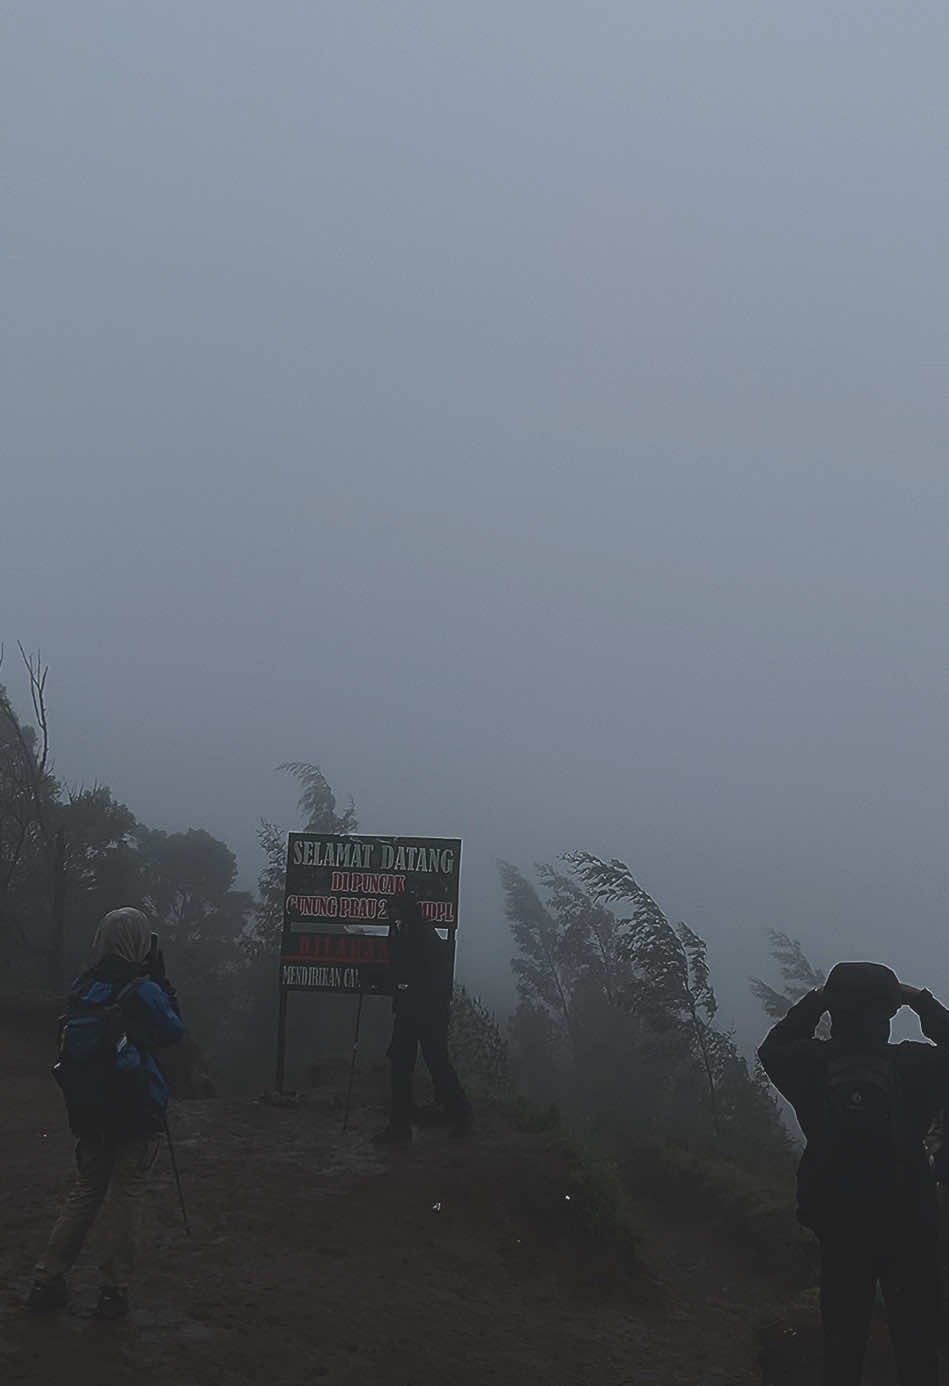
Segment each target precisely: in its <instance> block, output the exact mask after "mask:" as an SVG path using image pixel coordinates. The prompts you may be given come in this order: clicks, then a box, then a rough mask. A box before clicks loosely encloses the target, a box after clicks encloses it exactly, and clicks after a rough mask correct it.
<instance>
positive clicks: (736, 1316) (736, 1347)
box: [0, 1027, 760, 1386]
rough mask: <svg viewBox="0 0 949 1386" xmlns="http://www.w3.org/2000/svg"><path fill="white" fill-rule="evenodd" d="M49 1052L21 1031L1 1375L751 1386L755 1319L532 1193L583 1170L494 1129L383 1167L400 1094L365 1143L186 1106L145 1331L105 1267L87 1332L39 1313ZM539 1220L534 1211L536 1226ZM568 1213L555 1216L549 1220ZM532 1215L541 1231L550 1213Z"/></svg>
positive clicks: (9, 1166)
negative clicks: (105, 1318)
mask: <svg viewBox="0 0 949 1386" xmlns="http://www.w3.org/2000/svg"><path fill="white" fill-rule="evenodd" d="M36 1054H37V1050H36V1041H35V1039H34V1038H33V1037H31V1036H27V1035H23V1034H18V1035H11V1034H10V1033H9V1031H7V1032H6V1034H5V1035H4V1031H3V1029H2V1027H0V1103H2V1108H3V1112H4V1122H3V1130H2V1133H0V1170H2V1175H3V1178H2V1184H0V1217H2V1225H3V1228H4V1232H5V1236H4V1238H3V1244H2V1249H0V1270H2V1274H3V1279H4V1283H5V1286H6V1295H5V1297H4V1299H3V1301H2V1302H0V1372H2V1376H3V1379H4V1380H5V1381H8V1382H11V1383H26V1382H29V1383H44V1386H45V1383H54V1382H59V1381H66V1380H68V1381H70V1382H74V1383H76V1386H119V1383H120V1382H121V1383H122V1386H127V1383H128V1382H129V1380H130V1379H131V1380H136V1381H139V1382H142V1383H143V1386H239V1383H241V1384H242V1383H246V1382H255V1383H260V1384H261V1386H264V1384H266V1386H298V1383H299V1386H302V1384H303V1383H304V1382H305V1383H307V1386H310V1384H311V1383H314V1382H318V1383H320V1386H365V1383H381V1386H444V1383H445V1382H446V1381H448V1382H451V1383H453V1386H475V1383H477V1386H484V1383H485V1382H486V1381H487V1382H493V1383H508V1382H516V1383H518V1386H534V1383H536V1386H587V1383H596V1386H746V1383H747V1384H748V1386H750V1383H752V1382H757V1381H758V1380H759V1379H760V1376H759V1373H758V1371H757V1369H756V1367H755V1364H754V1352H755V1349H754V1343H753V1337H752V1333H751V1329H750V1327H749V1325H748V1323H747V1320H746V1316H745V1314H744V1313H743V1311H742V1308H741V1305H740V1304H738V1303H736V1302H734V1301H732V1300H730V1299H727V1298H725V1297H722V1298H720V1299H718V1300H715V1301H708V1300H707V1299H706V1297H705V1292H704V1290H703V1291H702V1292H701V1293H700V1294H699V1295H697V1296H691V1292H690V1294H689V1295H686V1296H683V1294H681V1293H680V1292H679V1291H678V1290H677V1288H676V1287H675V1285H674V1284H672V1283H671V1282H670V1281H669V1279H668V1277H667V1276H665V1275H664V1274H661V1273H660V1274H654V1273H651V1272H650V1271H649V1269H648V1267H647V1268H646V1269H644V1270H640V1271H633V1272H630V1271H629V1270H628V1268H624V1267H620V1266H618V1265H615V1264H613V1263H612V1262H611V1259H610V1256H609V1255H608V1254H604V1255H600V1254H597V1253H596V1252H595V1251H594V1252H593V1253H592V1254H591V1252H590V1249H589V1248H578V1247H577V1246H576V1245H575V1244H574V1243H573V1242H572V1241H571V1237H570V1233H569V1226H568V1225H564V1226H560V1225H558V1219H557V1217H556V1216H555V1215H554V1214H551V1216H549V1217H545V1218H538V1217H537V1215H536V1209H537V1206H538V1205H537V1202H536V1200H531V1199H528V1200H526V1203H525V1199H524V1196H523V1195H524V1190H525V1189H526V1188H531V1187H533V1186H541V1185H543V1186H544V1187H545V1188H547V1190H548V1191H549V1190H554V1193H553V1197H554V1198H555V1199H556V1197H557V1195H556V1188H557V1181H558V1180H559V1179H560V1178H561V1175H562V1170H561V1168H560V1167H559V1166H558V1164H557V1161H558V1160H562V1156H561V1155H558V1154H557V1153H556V1152H555V1151H552V1150H551V1148H550V1146H549V1144H548V1143H546V1142H545V1141H544V1139H543V1138H542V1137H534V1136H527V1135H523V1134H519V1133H517V1132H514V1131H512V1130H511V1129H510V1127H509V1125H507V1123H505V1122H504V1120H503V1119H502V1118H501V1117H499V1116H497V1115H496V1114H491V1113H485V1114H483V1115H482V1119H481V1120H480V1122H479V1125H478V1129H477V1132H476V1134H475V1135H474V1136H473V1137H472V1138H471V1139H470V1140H468V1141H465V1142H458V1141H452V1140H450V1139H449V1138H448V1137H447V1135H446V1134H445V1133H444V1132H442V1131H431V1132H423V1133H421V1135H420V1137H419V1139H417V1141H416V1143H415V1144H414V1145H413V1146H412V1147H411V1148H410V1149H407V1150H401V1151H398V1152H397V1153H394V1154H391V1155H387V1156H385V1157H380V1155H379V1154H378V1153H377V1151H376V1149H375V1147H373V1146H372V1144H371V1143H370V1140H369V1137H370V1135H371V1133H372V1132H373V1131H374V1130H375V1129H377V1128H378V1125H379V1123H380V1118H381V1115H382V1114H381V1112H380V1110H379V1101H380V1099H381V1096H382V1093H381V1086H380V1077H379V1076H378V1075H370V1076H369V1077H366V1078H364V1079H363V1080H362V1081H361V1082H360V1084H359V1086H358V1088H357V1094H356V1105H355V1107H354V1112H353V1118H352V1121H351V1125H350V1129H349V1131H348V1132H347V1133H346V1134H343V1133H342V1131H341V1114H340V1100H341V1099H340V1095H339V1092H338V1091H337V1090H333V1088H332V1087H328V1088H326V1089H321V1090H319V1091H318V1092H317V1094H316V1095H315V1096H314V1097H313V1098H312V1099H311V1100H310V1101H309V1102H308V1104H307V1105H305V1106H301V1107H299V1108H283V1107H276V1106H271V1105H266V1104H263V1103H255V1102H252V1101H239V1102H237V1101H228V1100H221V1099H217V1100H202V1101H193V1102H183V1103H177V1104H174V1108H173V1112H172V1121H173V1131H174V1134H175V1139H176V1145H177V1149H178V1157H179V1164H180V1169H181V1175H182V1180H183V1182H184V1186H185V1190H186V1195H187V1199H188V1204H189V1212H190V1214H191V1221H192V1236H191V1237H190V1238H189V1237H186V1236H185V1235H184V1231H183V1229H182V1226H181V1223H180V1218H179V1214H178V1209H177V1205H176V1199H175V1190H174V1185H173V1182H172V1177H171V1169H170V1165H169V1162H168V1157H167V1154H165V1153H163V1154H162V1156H161V1157H160V1160H159V1162H158V1164H157V1165H156V1168H155V1171H154V1173H153V1177H152V1180H151V1185H150V1189H149V1195H148V1208H147V1214H146V1223H145V1231H144V1237H143V1244H142V1252H141V1256H140V1264H139V1268H138V1271H137V1274H136V1280H135V1283H134V1285H133V1313H132V1316H131V1319H130V1321H129V1322H128V1323H125V1324H119V1325H116V1324H102V1323H99V1322H97V1321H96V1320H93V1319H90V1318H89V1317H88V1311H89V1309H90V1307H91V1305H92V1304H93V1303H94V1301H95V1294H96V1286H97V1276H96V1272H95V1260H94V1254H93V1253H92V1252H90V1253H89V1254H87V1255H86V1256H84V1258H83V1260H82V1261H81V1262H80V1265H79V1266H78V1267H77V1268H76V1270H75V1272H74V1273H73V1276H72V1278H71V1295H72V1299H71V1304H70V1307H69V1309H68V1310H67V1311H66V1312H63V1313H58V1314H53V1315H51V1316H44V1317H42V1318H34V1317H31V1316H29V1315H27V1314H25V1313H24V1311H23V1310H22V1307H21V1301H22V1295H23V1293H24V1291H25V1290H26V1289H27V1288H28V1285H29V1280H30V1270H31V1266H32V1263H33V1260H34V1259H35V1257H36V1256H37V1254H38V1253H39V1251H40V1250H41V1247H42V1244H43V1242H44V1239H45V1236H46V1234H47V1232H48V1230H49V1227H50V1224H51V1220H52V1218H53V1216H54V1214H55V1211H56V1206H57V1202H58V1200H59V1198H60V1196H61V1194H62V1192H63V1190H64V1189H65V1188H66V1186H67V1184H68V1181H69V1178H70V1175H71V1168H72V1165H71V1161H72V1145H71V1141H70V1138H69V1135H68V1132H67V1131H66V1130H65V1125H64V1120H63V1113H62V1109H61V1101H60V1098H59V1094H58V1091H57V1090H56V1088H55V1086H54V1085H53V1084H52V1082H51V1080H50V1079H49V1077H48V1075H47V1074H45V1073H44V1067H45V1066H44V1065H43V1064H38V1063H37V1061H36ZM528 1205H529V1206H528ZM551 1206H552V1207H553V1205H551ZM530 1207H533V1210H534V1211H533V1213H532V1212H531V1211H530Z"/></svg>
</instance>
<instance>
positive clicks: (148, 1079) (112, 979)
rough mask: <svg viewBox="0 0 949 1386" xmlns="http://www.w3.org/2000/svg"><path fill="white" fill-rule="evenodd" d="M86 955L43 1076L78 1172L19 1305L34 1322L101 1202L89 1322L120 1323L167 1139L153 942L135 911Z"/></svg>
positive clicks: (174, 1031)
mask: <svg viewBox="0 0 949 1386" xmlns="http://www.w3.org/2000/svg"><path fill="white" fill-rule="evenodd" d="M93 949H94V952H95V956H96V963H95V965H94V966H93V967H91V968H90V969H89V970H88V971H86V972H84V973H83V974H82V975H81V976H80V977H79V978H77V980H76V981H75V982H74V984H73V987H72V991H71V992H70V995H69V1000H68V1003H67V1010H66V1014H65V1015H64V1016H63V1018H62V1020H61V1022H60V1034H59V1060H58V1062H57V1064H56V1066H55V1068H54V1070H53V1072H54V1075H55V1076H56V1079H57V1081H58V1082H59V1084H60V1087H61V1088H62V1091H63V1097H64V1098H65V1101H66V1111H67V1115H68V1118H69V1125H70V1128H71V1130H72V1132H73V1134H74V1135H75V1136H76V1137H77V1141H78V1143H77V1145H76V1164H77V1168H78V1173H77V1175H76V1178H75V1182H74V1183H73V1186H72V1188H71V1190H70V1192H69V1194H68V1195H67V1198H66V1201H65V1204H64V1205H63V1209H62V1212H61V1213H60V1216H59V1220H58V1221H57V1223H56V1225H55V1227H54V1228H53V1231H52V1234H51V1235H50V1239H49V1242H48V1244H47V1247H46V1251H45V1252H44V1254H43V1256H42V1258H41V1260H40V1262H39V1264H38V1265H37V1267H36V1271H35V1279H34V1282H33V1287H32V1289H31V1291H30V1294H29V1298H28V1300H27V1306H28V1308H30V1309H32V1310H34V1311H37V1312H39V1311H43V1310H47V1309H60V1308H63V1307H64V1306H65V1304H66V1300H67V1288H66V1279H65V1277H66V1272H67V1271H68V1270H69V1269H70V1267H71V1266H72V1265H73V1263H74V1262H75V1260H76V1258H77V1257H78V1255H79V1252H80V1251H81V1249H82V1246H83V1243H84V1242H85V1239H86V1236H87V1235H88V1233H89V1231H90V1229H91V1227H92V1224H93V1222H94V1221H95V1219H96V1215H97V1214H98V1213H99V1210H100V1208H102V1206H103V1204H105V1208H104V1209H103V1216H102V1220H101V1225H100V1266H101V1271H102V1286H101V1290H100V1292H99V1301H98V1304H97V1306H96V1309H95V1314H96V1316H97V1317H98V1318H103V1319H120V1318H124V1317H125V1316H126V1315H127V1314H128V1307H129V1305H128V1283H129V1277H130V1274H131V1270H132V1263H133V1260H134V1255H135V1246H136V1242H137V1238H138V1229H139V1225H140V1222H141V1214H142V1207H143V1195H144V1191H145V1178H146V1175H147V1174H148V1171H149V1169H150V1168H151V1166H152V1164H153V1163H154V1161H155V1158H156V1156H157V1154H158V1147H159V1140H160V1135H161V1133H162V1132H163V1131H165V1130H167V1119H166V1108H167V1103H168V1086H167V1084H166V1082H165V1078H164V1075H163V1074H162V1071H161V1068H160V1067H159V1065H158V1063H157V1061H156V1059H155V1054H154V1051H155V1050H156V1049H162V1048H164V1047H166V1046H168V1045H172V1044H176V1043H177V1042H178V1041H179V1040H180V1039H181V1037H182V1035H183V1034H184V1029H183V1027H182V1024H181V1018H180V1014H179V1008H178V1002H177V998H176V996H175V992H174V988H173V987H172V986H171V984H170V982H169V981H168V979H167V977H166V976H165V968H164V961H163V959H162V955H161V952H160V950H159V949H158V947H157V935H154V934H152V933H151V932H150V927H149V923H148V920H147V919H146V917H145V915H144V914H142V913H141V911H140V910H135V909H119V910H113V911H112V912H111V913H110V914H107V915H106V916H105V918H104V919H103V920H102V922H101V924H100V925H99V928H98V930H97V932H96V936H95V939H94V942H93ZM107 1194H108V1199H106V1195H107Z"/></svg>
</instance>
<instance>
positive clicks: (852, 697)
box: [0, 0, 949, 1026]
mask: <svg viewBox="0 0 949 1386" xmlns="http://www.w3.org/2000/svg"><path fill="white" fill-rule="evenodd" d="M2 16H3V28H4V30H5V34H4V37H3V41H2V44H0V48H2V54H3V56H2V63H3V67H4V71H3V72H2V73H0V89H2V91H3V93H4V95H3V98H2V99H3V103H4V106H5V115H4V119H3V135H2V143H0V209H2V223H3V241H4V246H5V250H4V259H3V266H2V274H3V286H2V304H3V311H2V320H3V328H2V332H3V356H2V363H0V365H2V373H0V390H2V394H3V401H2V403H3V420H4V423H3V442H2V446H3V452H4V459H5V460H4V463H3V481H2V486H0V546H2V547H0V564H2V581H0V635H2V636H3V637H4V638H5V639H6V640H7V643H8V645H9V644H10V643H11V642H12V640H13V639H15V638H16V637H20V638H21V639H23V640H24V641H26V642H27V643H29V644H31V645H35V644H36V643H37V642H38V643H40V644H41V646H42V648H43V652H44V655H45V656H46V657H47V658H48V659H49V661H50V664H51V666H52V670H51V675H50V680H51V698H50V701H51V705H52V711H53V717H54V726H55V738H56V746H57V768H58V769H59V771H60V772H61V773H63V774H64V775H66V776H67V777H68V778H69V779H71V780H83V779H84V780H89V779H92V778H95V777H98V778H99V779H100V780H104V781H105V782H107V783H109V784H110V785H111V786H112V787H113V789H114V791H115V792H116V794H117V795H118V796H119V797H121V798H123V799H125V800H126V801H127V802H128V803H129V805H130V806H131V807H132V808H133V809H134V811H135V812H136V813H137V814H139V816H140V817H141V818H143V819H144V820H145V821H146V822H150V823H152V824H155V825H157V826H165V827H169V828H173V827H186V826H188V825H189V824H193V825H196V826H198V825H200V826H204V827H207V828H208V829H209V830H210V831H212V832H214V833H216V834H217V835H219V836H222V837H224V838H225V839H226V840H227V841H228V842H229V843H230V844H231V845H232V846H233V847H234V848H235V850H237V851H238V853H239V855H240V860H241V866H242V871H243V872H244V874H245V877H247V878H249V879H252V877H253V874H254V871H255V868H256V858H255V855H254V825H255V822H256V820H257V818H258V817H259V816H260V815H262V814H263V815H269V816H273V817H276V818H278V819H279V820H280V821H282V822H283V823H285V824H286V825H287V826H291V825H292V804H293V795H292V792H291V789H290V786H289V785H288V784H286V783H284V782H283V781H282V780H281V778H280V777H279V776H277V775H275V774H273V771H272V767H273V766H274V765H275V764H276V763H277V762H278V761H280V760H283V759H286V758H308V759H315V760H317V761H319V763H320V764H321V765H322V766H323V768H324V769H325V771H326V772H327V774H328V775H329V777H330V779H331V780H332V782H333V783H334V785H335V786H336V787H337V789H338V790H339V791H340V792H341V793H343V794H345V793H347V792H349V791H351V792H352V793H353V794H354V795H355V797H356V799H357V802H358V805H359V809H360V812H361V818H362V822H363V826H364V827H366V828H367V829H369V830H378V831H405V832H426V831H430V832H433V833H437V834H442V833H455V832H460V833H463V834H464V836H465V839H466V864H465V871H466V883H465V889H466V892H467V897H468V901H467V903H468V908H467V915H466V919H465V923H466V925H467V931H466V941H465V945H464V958H465V960H466V966H467V968H468V970H469V973H470V975H471V976H472V977H473V978H474V979H475V980H476V981H478V982H481V981H482V980H484V979H487V978H488V976H489V974H490V973H491V972H492V970H495V971H501V970H503V965H504V963H505V962H506V957H507V954H508V952H509V947H508V944H507V940H506V938H505V936H504V933H503V929H502V927H501V925H500V923H499V902H498V900H497V897H496V893H495V885H494V878H493V863H494V859H495V858H496V857H497V856H504V857H508V858H510V859H512V860H514V861H517V862H519V863H521V864H523V865H525V866H527V865H529V863H530V862H531V861H532V860H535V859H538V858H541V859H549V858H551V857H553V856H554V855H555V854H557V853H559V852H561V851H563V850H567V849H569V848H572V847H575V846H582V847H586V848H588V849H590V850H593V851H599V852H600V853H602V854H614V853H615V854H619V855H622V856H623V857H625V858H626V859H627V860H628V861H629V862H630V864H631V866H632V867H633V869H634V871H635V872H636V873H637V875H638V876H639V877H640V878H641V879H642V881H643V883H644V884H645V885H646V886H647V887H648V888H649V889H650V890H652V892H653V893H654V894H656V895H657V896H658V897H659V899H660V900H661V902H662V903H663V904H664V905H665V906H666V907H667V909H668V910H669V911H670V912H671V913H674V914H683V915H685V916H686V917H687V918H688V919H689V921H690V922H691V923H692V925H693V926H694V927H695V928H697V929H698V930H699V931H700V932H702V933H703V934H705V935H706V936H708V937H709V939H710V940H711V942H712V944H713V949H714V962H715V968H716V977H717V979H718V981H719V985H720V988H721V990H722V992H723V993H724V998H725V1012H726V1016H727V1015H730V1014H735V1015H736V1016H737V1017H738V1019H739V1020H740V1022H741V1023H742V1025H743V1026H744V1025H745V1024H746V1023H747V1024H752V1025H756V1024H757V1023H758V1022H757V1020H752V1016H753V1013H752V1011H751V1009H750V1007H749V1004H748V1002H747V1001H746V999H745V998H744V995H743V985H744V980H743V979H744V977H745V975H746V973H747V972H748V971H750V970H754V969H756V968H759V967H761V966H763V965H765V949H764V945H763V942H762V932H761V931H762V929H763V928H764V927H765V926H767V925H774V926H777V927H781V928H787V929H789V930H791V931H793V932H795V933H798V934H800V935H801V937H802V938H803V939H804V940H805V942H806V944H807V945H808V946H809V947H811V948H812V949H813V951H814V952H815V953H816V954H818V955H820V956H821V957H822V958H826V959H828V960H831V959H832V958H833V957H834V956H836V955H837V954H860V953H872V952H878V953H880V954H881V955H882V956H884V957H885V959H886V960H887V961H891V962H892V963H893V964H894V965H895V966H896V967H898V968H904V969H905V970H906V972H907V974H912V979H913V980H929V981H931V982H932V984H933V985H934V986H936V987H937V988H938V987H940V986H941V987H942V988H943V989H949V957H947V956H946V947H945V937H946V916H947V900H949V853H947V851H946V829H947V807H949V806H947V797H949V796H947V785H949V733H947V717H949V682H947V680H949V622H947V603H946V593H947V591H949V552H947V550H949V546H947V543H946V530H947V504H949V459H947V437H949V427H947V425H949V407H947V405H949V365H938V364H930V363H938V362H942V363H946V362H949V313H947V307H949V289H947V277H946V272H945V257H946V221H947V212H949V192H947V189H949V179H947V159H946V131H947V129H949V87H947V84H946V82H945V69H946V49H947V40H949V18H947V17H946V15H945V11H944V7H943V6H941V5H936V4H927V5H916V6H914V7H912V8H911V9H910V10H906V9H905V8H901V7H893V6H891V5H883V4H875V5H867V4H863V5H859V6H858V5H856V4H853V5H848V6H831V7H828V6H827V5H825V4H823V3H821V4H817V3H816V0H807V3H805V4H803V5H800V4H799V5H796V6H793V7H792V6H782V7H777V6H767V5H762V4H761V3H760V2H759V0H756V3H750V0H749V2H748V3H741V2H740V0H727V3H723V4H719V5H716V6H709V5H707V4H699V3H696V4H677V3H670V0H649V3H646V4H630V3H629V0H610V2H609V3H599V4H596V3H594V4H590V5H579V4H572V5H568V4H564V3H552V0H545V3H539V0H538V3H517V0H506V3H504V4H500V3H493V0H489V2H488V3H479V4H477V5H474V4H471V5H464V6H462V5H457V4H455V5H451V4H444V3H434V0H433V3H429V4H412V3H402V4H399V5H394V4H391V3H375V4H368V3H360V0H338V2H335V0H334V2H333V3H316V0H313V2H312V3H296V4H290V3H271V4H263V3H256V4H248V3H240V2H237V0H228V3H223V2H219V3H209V2H208V0H197V2H196V0H188V2H187V3H166V2H163V3H162V4H150V3H149V4H139V5H128V4H124V3H122V4H120V3H115V4H106V3H102V0H83V4H81V5H76V4H67V3H58V4H49V3H43V0H29V3H26V0H23V2H22V3H10V0H8V3H7V4H6V5H5V6H4V7H3V10H2ZM6 678H7V681H8V682H9V683H10V684H11V686H12V687H13V688H14V689H16V688H17V680H16V678H15V677H14V676H13V675H12V672H11V669H10V667H9V666H8V668H7V670H6Z"/></svg>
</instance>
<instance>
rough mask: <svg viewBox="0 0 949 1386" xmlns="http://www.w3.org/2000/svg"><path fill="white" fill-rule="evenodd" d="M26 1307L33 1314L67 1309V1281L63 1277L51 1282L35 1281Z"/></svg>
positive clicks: (54, 1278)
mask: <svg viewBox="0 0 949 1386" xmlns="http://www.w3.org/2000/svg"><path fill="white" fill-rule="evenodd" d="M26 1307H27V1309H29V1310H30V1312H31V1313H33V1314H45V1313H46V1312H47V1311H48V1310H50V1309H65V1307H66V1281H65V1279H64V1278H63V1276H61V1275H53V1276H51V1277H50V1278H49V1280H34V1281H33V1284H32V1285H31V1286H30V1293H29V1294H28V1295H27V1298H26Z"/></svg>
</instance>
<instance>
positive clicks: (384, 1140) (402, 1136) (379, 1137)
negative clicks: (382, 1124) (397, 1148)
mask: <svg viewBox="0 0 949 1386" xmlns="http://www.w3.org/2000/svg"><path fill="white" fill-rule="evenodd" d="M372 1143H373V1145H410V1144H411V1143H412V1128H411V1126H387V1127H386V1128H385V1130H384V1131H379V1132H377V1134H376V1135H375V1136H373V1138H372Z"/></svg>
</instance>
